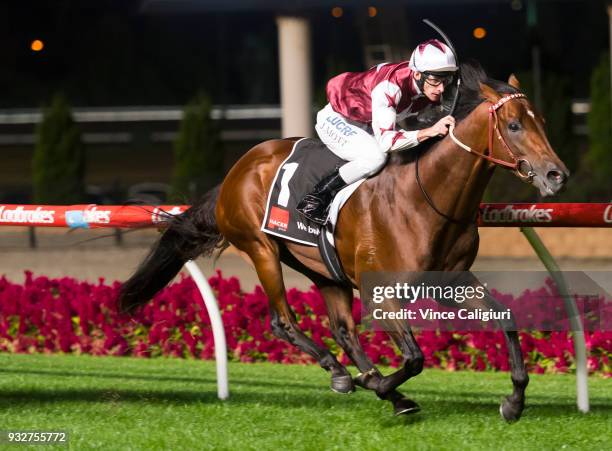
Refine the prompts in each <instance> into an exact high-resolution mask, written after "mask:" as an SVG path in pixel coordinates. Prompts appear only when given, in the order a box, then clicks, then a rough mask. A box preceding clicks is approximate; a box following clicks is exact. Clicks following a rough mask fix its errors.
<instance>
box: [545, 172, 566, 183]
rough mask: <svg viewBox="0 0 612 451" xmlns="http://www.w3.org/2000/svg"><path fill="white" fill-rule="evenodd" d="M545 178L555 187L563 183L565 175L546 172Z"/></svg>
mask: <svg viewBox="0 0 612 451" xmlns="http://www.w3.org/2000/svg"><path fill="white" fill-rule="evenodd" d="M546 178H547V179H548V181H549V182H550V183H554V184H555V185H562V184H563V182H565V174H564V173H563V172H561V171H557V170H554V171H548V174H546Z"/></svg>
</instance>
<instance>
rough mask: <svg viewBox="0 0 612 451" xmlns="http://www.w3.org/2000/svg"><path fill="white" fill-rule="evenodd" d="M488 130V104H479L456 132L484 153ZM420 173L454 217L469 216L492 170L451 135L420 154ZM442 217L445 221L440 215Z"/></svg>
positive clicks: (435, 198) (442, 207)
mask: <svg viewBox="0 0 612 451" xmlns="http://www.w3.org/2000/svg"><path fill="white" fill-rule="evenodd" d="M487 131H488V114H487V107H486V105H480V106H478V107H477V108H476V109H475V110H474V111H472V112H471V113H470V114H469V115H468V116H467V117H466V118H465V119H464V120H462V121H461V122H460V123H459V124H458V126H457V128H456V130H455V136H456V137H457V138H458V139H459V140H460V141H462V142H463V143H464V144H467V145H468V146H470V147H471V148H472V149H473V150H474V151H476V152H479V153H484V152H485V151H486V149H487V147H488V134H487ZM419 175H420V179H421V182H422V185H423V187H424V189H425V190H426V191H427V193H428V194H429V196H430V197H431V199H432V201H433V203H434V205H435V206H436V207H437V208H438V209H439V210H440V211H442V212H444V213H445V214H447V215H448V216H451V217H453V218H455V219H460V220H469V219H472V218H473V215H474V214H475V212H476V210H477V208H478V206H479V205H480V202H481V200H482V197H483V195H484V190H485V188H486V186H487V184H488V182H489V180H490V178H491V175H492V170H491V169H490V165H489V164H488V162H487V161H486V160H484V159H482V158H479V157H477V156H475V155H473V154H470V153H469V152H467V151H465V150H464V149H461V148H460V147H459V146H457V144H455V143H454V142H453V141H452V140H451V138H450V137H448V138H446V139H444V140H443V141H441V142H440V143H438V144H436V145H434V147H432V148H431V149H430V150H429V152H427V153H426V154H425V155H424V156H423V157H422V158H421V160H420V162H419ZM419 191H420V190H419ZM428 208H430V207H428ZM439 219H440V220H442V221H445V219H444V218H442V217H440V216H439Z"/></svg>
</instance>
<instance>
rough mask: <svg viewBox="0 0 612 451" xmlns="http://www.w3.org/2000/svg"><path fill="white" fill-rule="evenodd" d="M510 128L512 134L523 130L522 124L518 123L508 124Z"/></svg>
mask: <svg viewBox="0 0 612 451" xmlns="http://www.w3.org/2000/svg"><path fill="white" fill-rule="evenodd" d="M508 128H509V129H510V131H511V132H518V131H519V130H520V129H521V123H520V122H517V121H514V122H510V123H509V124H508Z"/></svg>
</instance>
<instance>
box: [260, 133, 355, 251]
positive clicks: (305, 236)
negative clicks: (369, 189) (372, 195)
mask: <svg viewBox="0 0 612 451" xmlns="http://www.w3.org/2000/svg"><path fill="white" fill-rule="evenodd" d="M344 163H346V161H345V160H343V159H341V158H340V157H338V156H336V155H335V154H334V153H333V152H331V151H330V150H329V149H328V148H327V146H325V144H323V143H322V142H321V141H319V140H317V139H311V138H302V139H300V140H298V141H296V142H295V144H294V145H293V149H292V150H291V153H290V154H289V156H288V157H287V158H286V159H285V161H283V162H282V163H281V164H280V166H279V167H278V170H277V171H276V175H275V177H274V180H273V181H272V188H271V189H270V192H269V194H268V201H267V203H266V214H265V216H264V220H263V223H262V225H261V230H262V231H264V232H265V233H269V234H271V235H275V236H279V237H282V238H285V239H287V240H290V241H295V242H297V243H301V244H306V245H309V246H317V245H318V243H317V242H318V239H319V234H320V233H321V226H320V225H319V224H317V223H314V222H312V221H310V220H308V219H306V218H305V217H304V216H302V215H301V214H300V213H298V212H297V211H296V210H295V207H296V206H297V204H298V203H299V202H300V200H301V199H302V198H303V197H304V196H305V195H306V194H308V193H309V192H310V191H311V190H312V189H313V188H314V186H315V185H316V183H317V182H318V181H319V180H321V178H322V177H323V176H325V175H326V174H329V173H330V172H332V171H333V170H334V169H335V168H336V167H338V166H341V165H342V164H344ZM363 181H364V180H359V181H357V182H355V183H353V184H351V185H349V186H347V187H345V188H344V189H342V190H341V191H340V192H339V193H338V194H337V195H336V197H335V198H334V200H333V202H332V205H331V207H330V214H329V221H328V223H327V226H326V230H325V233H326V237H327V239H328V240H329V242H330V243H331V244H332V245H333V244H334V239H333V231H334V227H335V224H336V221H337V219H338V213H339V212H340V208H342V205H344V203H345V202H346V201H347V200H348V198H349V197H350V195H351V194H352V193H353V192H354V191H355V190H356V189H357V187H358V186H359V185H360V184H361V183H362V182H363Z"/></svg>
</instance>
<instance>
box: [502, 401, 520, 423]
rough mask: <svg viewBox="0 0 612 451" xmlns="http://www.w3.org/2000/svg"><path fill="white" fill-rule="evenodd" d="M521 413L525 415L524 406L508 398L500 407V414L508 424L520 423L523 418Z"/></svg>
mask: <svg viewBox="0 0 612 451" xmlns="http://www.w3.org/2000/svg"><path fill="white" fill-rule="evenodd" d="M521 413H523V404H522V403H516V402H512V401H510V399H508V398H506V399H504V400H503V401H502V403H501V405H500V406H499V414H500V415H501V416H502V418H503V419H504V420H506V421H507V422H508V423H514V422H515V421H518V420H519V418H521Z"/></svg>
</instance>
